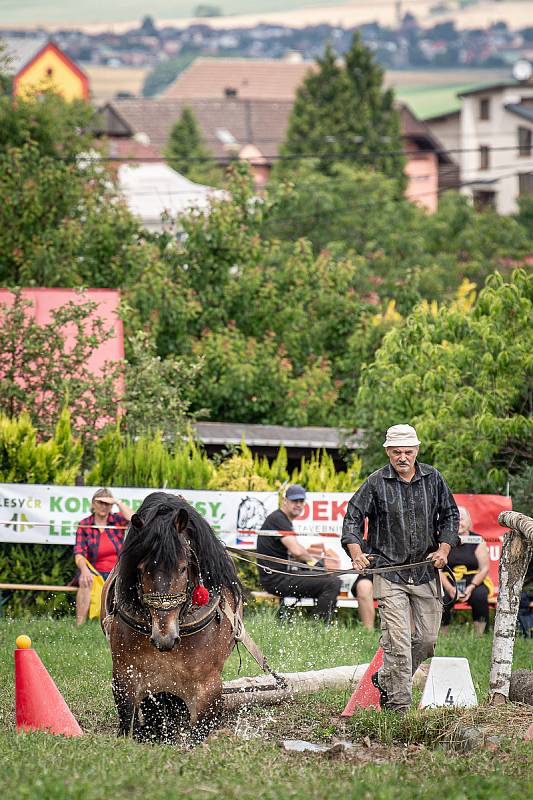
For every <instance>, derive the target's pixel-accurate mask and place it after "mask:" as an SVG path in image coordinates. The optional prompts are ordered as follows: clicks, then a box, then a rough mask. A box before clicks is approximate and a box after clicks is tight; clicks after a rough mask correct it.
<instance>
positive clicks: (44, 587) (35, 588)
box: [0, 583, 78, 592]
mask: <svg viewBox="0 0 533 800" xmlns="http://www.w3.org/2000/svg"><path fill="white" fill-rule="evenodd" d="M2 589H9V590H10V591H14V590H16V589H23V590H24V591H30V592H77V591H78V587H77V586H51V585H49V584H40V583H0V591H1V590H2Z"/></svg>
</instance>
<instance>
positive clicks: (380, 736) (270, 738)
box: [212, 701, 532, 763]
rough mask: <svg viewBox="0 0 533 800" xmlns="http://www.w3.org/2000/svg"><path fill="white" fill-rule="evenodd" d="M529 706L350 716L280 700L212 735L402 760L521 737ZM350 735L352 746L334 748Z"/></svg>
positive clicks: (244, 712)
mask: <svg viewBox="0 0 533 800" xmlns="http://www.w3.org/2000/svg"><path fill="white" fill-rule="evenodd" d="M531 715H532V709H531V706H527V705H522V704H518V703H508V704H507V705H504V706H497V707H496V706H489V705H482V706H478V707H477V708H468V709H467V708H464V709H448V708H438V709H426V710H424V711H421V710H418V709H413V710H412V711H411V712H410V713H409V714H407V715H405V716H399V715H396V714H394V713H393V712H379V711H366V710H364V711H363V710H362V711H359V712H357V713H356V714H355V715H354V716H353V717H350V718H343V717H340V716H333V715H332V706H331V704H330V703H327V702H316V701H315V702H305V701H304V702H301V701H289V702H286V703H283V704H281V705H278V706H270V707H263V708H257V707H253V708H250V707H249V708H245V709H241V710H240V711H238V712H233V713H232V714H231V715H228V717H227V718H226V721H225V724H224V727H223V728H221V729H220V730H219V731H217V732H216V733H215V734H213V735H212V736H215V737H220V736H228V737H231V738H235V739H241V740H242V739H250V740H252V739H261V741H263V742H265V743H266V742H269V743H279V744H280V746H281V744H282V742H283V740H286V739H299V740H304V741H307V742H313V743H325V744H328V745H331V746H333V749H332V750H331V751H329V752H325V753H318V754H313V755H318V756H319V757H323V758H342V759H345V760H349V761H357V762H361V763H363V762H368V761H373V762H380V761H406V760H409V759H410V758H411V757H412V756H413V755H414V754H416V753H418V752H419V751H420V750H424V749H425V750H432V749H435V748H439V747H440V748H442V747H444V748H446V749H450V750H455V751H459V752H470V751H472V750H475V749H478V748H483V749H485V750H498V751H500V750H501V744H502V742H503V741H504V740H506V739H515V740H518V739H523V738H524V736H525V733H526V731H527V729H528V727H529V725H530V724H531ZM342 741H349V742H351V743H352V744H353V745H354V747H353V748H351V749H346V750H345V749H343V748H342V747H337V748H335V745H336V744H337V743H338V742H342Z"/></svg>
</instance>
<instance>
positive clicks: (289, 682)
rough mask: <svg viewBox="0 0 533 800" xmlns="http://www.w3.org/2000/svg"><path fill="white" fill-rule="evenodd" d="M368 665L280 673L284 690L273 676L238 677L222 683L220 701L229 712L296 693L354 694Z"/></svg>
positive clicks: (282, 698) (288, 696) (274, 701)
mask: <svg viewBox="0 0 533 800" xmlns="http://www.w3.org/2000/svg"><path fill="white" fill-rule="evenodd" d="M367 667H368V664H355V665H352V666H344V667H330V668H329V669H318V670H311V671H309V672H285V673H281V674H280V677H281V678H283V680H284V681H285V684H286V688H281V687H280V686H279V684H278V683H277V682H276V679H275V678H274V676H273V675H258V676H257V677H254V678H237V679H236V680H234V681H224V684H223V689H222V698H223V702H224V708H225V709H226V710H228V711H230V710H232V709H234V708H239V707H241V706H243V705H271V704H273V703H279V702H281V701H282V700H288V699H290V698H291V697H293V696H295V695H297V694H306V693H307V694H309V693H312V692H319V691H321V690H323V689H341V690H342V689H348V690H349V691H353V689H354V688H355V686H356V684H357V683H358V682H359V681H360V680H361V678H362V677H363V675H364V674H365V670H366V669H367Z"/></svg>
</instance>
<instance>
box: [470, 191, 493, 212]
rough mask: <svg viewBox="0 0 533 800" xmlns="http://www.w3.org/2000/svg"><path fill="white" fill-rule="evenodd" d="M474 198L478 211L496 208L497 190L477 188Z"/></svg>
mask: <svg viewBox="0 0 533 800" xmlns="http://www.w3.org/2000/svg"><path fill="white" fill-rule="evenodd" d="M473 200H474V208H475V209H476V211H483V210H485V209H487V208H496V192H487V191H485V190H483V189H477V190H476V191H474V195H473Z"/></svg>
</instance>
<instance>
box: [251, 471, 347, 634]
mask: <svg viewBox="0 0 533 800" xmlns="http://www.w3.org/2000/svg"><path fill="white" fill-rule="evenodd" d="M304 502H305V489H304V488H303V487H302V486H299V485H298V484H294V485H292V486H288V487H287V490H286V492H285V495H284V497H283V498H282V501H281V508H278V509H277V510H276V511H273V512H272V514H269V515H268V517H267V518H266V519H265V521H264V523H263V525H262V528H261V530H264V531H281V532H287V533H289V532H290V531H292V530H293V524H292V523H293V520H295V519H296V518H297V517H299V516H300V514H301V513H302V511H303V507H304ZM257 552H258V553H260V554H262V555H265V556H274V557H276V558H281V559H283V560H284V561H290V562H292V563H287V564H283V563H277V562H273V561H268V560H266V559H265V560H261V559H260V558H258V559H257V566H258V568H259V579H260V581H261V585H262V587H263V588H264V589H265V590H266V591H267V592H270V593H271V594H277V595H279V596H280V597H281V598H283V597H298V598H301V597H313V598H315V600H316V606H315V611H316V614H317V616H319V617H320V618H321V619H323V620H324V621H325V622H330V621H331V616H332V614H333V611H334V610H335V607H336V604H337V595H338V594H339V590H340V586H341V581H340V578H338V577H337V576H335V575H328V574H327V573H325V574H324V575H320V576H315V577H312V578H311V577H305V576H306V575H309V571H310V570H309V569H305V568H304V567H303V566H300V567H299V566H298V562H300V564H306V565H307V566H308V567H313V566H322V564H321V562H320V560H317V558H316V555H315V554H313V553H312V552H310V551H309V550H307V549H306V548H305V547H302V545H301V544H299V543H298V540H297V538H296V536H291V535H288V536H283V535H280V536H268V535H266V534H265V535H261V534H259V536H258V537H257ZM270 570H276V572H270ZM278 573H281V574H278Z"/></svg>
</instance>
